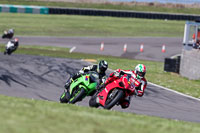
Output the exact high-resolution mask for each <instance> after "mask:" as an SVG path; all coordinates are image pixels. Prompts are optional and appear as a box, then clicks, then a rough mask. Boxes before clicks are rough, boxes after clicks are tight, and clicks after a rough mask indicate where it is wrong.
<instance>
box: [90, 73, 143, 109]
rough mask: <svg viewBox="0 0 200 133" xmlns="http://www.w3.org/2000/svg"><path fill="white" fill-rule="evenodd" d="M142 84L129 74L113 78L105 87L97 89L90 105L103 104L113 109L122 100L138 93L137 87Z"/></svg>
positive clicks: (104, 106) (106, 107)
mask: <svg viewBox="0 0 200 133" xmlns="http://www.w3.org/2000/svg"><path fill="white" fill-rule="evenodd" d="M109 78H111V77H109ZM140 84H141V83H140V82H139V81H138V80H136V79H134V78H133V77H132V76H131V75H127V74H125V75H123V76H121V77H119V78H116V77H114V79H112V78H111V82H110V83H109V84H107V85H106V86H105V88H102V89H101V90H100V91H97V93H96V94H95V95H93V96H92V97H91V99H90V101H89V106H90V107H96V108H97V107H99V106H102V107H103V108H105V109H111V108H112V107H113V106H115V105H116V104H118V103H120V100H123V99H124V98H125V97H127V96H131V95H133V94H136V93H137V91H136V88H137V87H138V88H139V86H140Z"/></svg>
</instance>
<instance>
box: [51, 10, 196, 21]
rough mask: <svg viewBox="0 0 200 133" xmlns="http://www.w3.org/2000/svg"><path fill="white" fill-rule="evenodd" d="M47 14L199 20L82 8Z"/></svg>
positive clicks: (157, 14)
mask: <svg viewBox="0 0 200 133" xmlns="http://www.w3.org/2000/svg"><path fill="white" fill-rule="evenodd" d="M49 14H70V15H89V16H111V17H129V18H146V19H166V20H195V19H198V18H200V15H188V14H168V13H153V12H135V11H119V10H101V9H83V8H49Z"/></svg>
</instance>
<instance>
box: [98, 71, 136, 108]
mask: <svg viewBox="0 0 200 133" xmlns="http://www.w3.org/2000/svg"><path fill="white" fill-rule="evenodd" d="M109 78H110V79H108V80H107V83H108V82H109V84H107V85H106V87H105V89H103V90H102V91H101V92H100V93H99V94H98V97H99V103H100V104H101V105H103V106H104V105H105V101H106V99H107V96H108V94H109V92H110V91H111V90H112V89H115V88H121V89H124V90H129V91H125V97H126V96H128V95H133V94H134V90H135V86H136V85H134V86H131V84H130V81H128V79H127V75H126V74H125V75H123V76H122V77H121V78H117V77H115V76H112V77H109ZM138 85H139V84H138Z"/></svg>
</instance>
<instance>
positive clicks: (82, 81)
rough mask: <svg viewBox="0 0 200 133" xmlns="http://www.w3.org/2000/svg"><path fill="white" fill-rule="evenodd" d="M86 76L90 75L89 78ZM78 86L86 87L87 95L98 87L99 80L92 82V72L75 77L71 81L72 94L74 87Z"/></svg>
mask: <svg viewBox="0 0 200 133" xmlns="http://www.w3.org/2000/svg"><path fill="white" fill-rule="evenodd" d="M86 77H88V78H86ZM86 79H87V80H86ZM77 86H78V87H79V88H84V89H85V90H86V92H87V94H86V95H89V94H90V93H91V92H93V91H94V90H95V89H96V87H97V82H94V83H90V74H86V75H82V76H81V77H79V78H77V79H75V80H74V81H73V82H72V83H71V85H70V95H71V94H72V92H73V89H75V88H76V87H77Z"/></svg>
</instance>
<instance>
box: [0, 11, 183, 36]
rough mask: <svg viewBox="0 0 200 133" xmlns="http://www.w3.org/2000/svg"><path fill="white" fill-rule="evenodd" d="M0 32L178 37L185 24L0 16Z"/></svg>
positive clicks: (129, 20) (95, 18)
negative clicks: (8, 30) (10, 29)
mask: <svg viewBox="0 0 200 133" xmlns="http://www.w3.org/2000/svg"><path fill="white" fill-rule="evenodd" d="M0 18H1V19H0V31H1V32H3V31H4V30H6V29H9V28H14V29H15V33H16V34H15V35H25V36H101V37H127V36H130V37H138V36H141V37H144V36H152V37H182V36H183V32H184V24H185V21H164V20H151V19H136V18H114V17H91V16H73V15H36V14H11V13H0Z"/></svg>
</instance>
